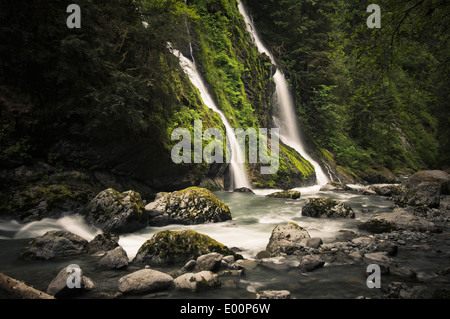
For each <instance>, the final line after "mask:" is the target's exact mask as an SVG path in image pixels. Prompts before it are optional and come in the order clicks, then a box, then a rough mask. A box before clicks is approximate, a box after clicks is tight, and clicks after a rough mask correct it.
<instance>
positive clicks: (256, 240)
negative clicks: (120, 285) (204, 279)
mask: <svg viewBox="0 0 450 319" xmlns="http://www.w3.org/2000/svg"><path fill="white" fill-rule="evenodd" d="M353 186H355V185H353ZM298 190H300V191H301V192H302V196H301V198H300V199H297V200H292V199H279V198H267V197H265V195H266V194H269V193H271V192H274V190H255V195H253V194H248V193H232V192H225V191H219V192H215V194H216V196H217V197H218V198H219V199H220V200H222V201H223V202H225V203H226V204H228V205H229V207H230V210H231V213H232V217H233V219H232V220H230V221H227V222H222V223H215V224H202V225H191V226H183V225H169V226H165V227H147V228H145V229H142V230H140V231H138V232H134V233H131V234H124V235H121V236H120V241H119V244H120V245H121V246H122V247H123V248H124V249H125V251H126V252H127V254H128V257H129V258H130V260H132V259H133V258H134V256H135V255H136V252H137V250H138V249H139V247H140V246H141V245H142V244H143V243H144V242H145V241H146V240H148V239H150V238H151V237H152V236H153V234H155V233H156V232H158V231H161V230H186V229H193V230H195V231H197V232H200V233H203V234H206V235H209V236H210V237H212V238H214V239H216V240H217V241H219V242H221V243H223V244H225V245H227V246H228V247H230V248H233V249H235V250H236V251H238V252H239V253H240V254H242V255H243V256H244V258H246V259H248V261H247V262H246V264H245V267H246V271H245V276H241V277H235V276H231V277H223V278H222V279H221V280H222V287H221V288H220V289H217V290H214V291H212V292H210V291H209V292H208V291H207V292H199V293H188V292H179V291H173V290H169V291H166V292H163V293H158V294H147V295H140V296H132V298H254V297H255V293H256V292H257V291H259V290H265V289H276V290H282V289H286V290H289V291H290V292H291V296H292V298H356V297H357V296H360V295H363V296H366V297H379V296H380V289H369V288H368V287H367V285H366V282H365V280H366V278H365V276H364V272H365V268H364V267H363V266H362V265H361V264H360V263H345V264H339V263H332V264H325V266H324V267H323V268H321V269H319V270H316V271H314V272H311V273H306V274H305V273H301V272H300V271H298V269H297V268H296V266H297V265H298V263H299V260H298V257H296V256H285V257H278V258H269V259H264V260H263V261H260V260H256V259H255V258H254V257H255V255H256V254H257V253H258V252H259V251H262V250H264V249H265V247H266V245H267V243H268V242H269V238H270V236H271V232H272V230H273V228H274V227H275V226H277V225H285V224H287V223H288V222H291V221H292V222H295V223H297V224H298V225H300V226H301V227H303V228H305V229H306V230H307V231H308V232H309V234H310V235H311V237H320V238H322V240H323V242H324V243H329V242H333V241H336V240H337V239H338V238H339V236H341V235H342V234H343V232H342V231H343V230H344V231H345V230H349V231H355V232H358V230H357V226H358V225H359V224H360V223H361V222H364V221H366V220H367V219H368V218H370V216H371V215H372V214H375V213H380V212H390V211H392V208H391V206H392V204H393V203H392V202H391V201H389V200H388V199H386V198H384V197H380V196H366V195H360V194H356V193H354V192H320V191H319V187H318V186H313V187H307V188H301V189H298ZM318 196H320V197H328V198H333V199H336V200H339V201H342V202H345V203H346V204H348V205H350V206H351V207H352V208H353V210H354V211H355V214H356V218H355V219H317V218H311V217H305V216H302V214H301V210H302V207H303V205H304V203H305V201H306V199H307V198H309V197H318ZM49 230H67V231H71V232H73V233H75V234H77V235H80V236H81V237H83V238H85V239H87V240H92V239H93V238H94V237H95V235H97V234H99V233H101V231H100V230H98V229H95V228H93V227H90V226H88V225H87V224H86V223H85V221H84V219H83V218H82V217H81V216H65V217H62V218H60V219H43V220H41V221H37V222H32V223H29V224H26V225H22V224H20V223H18V222H15V221H0V236H1V237H0V272H3V273H5V274H7V275H9V276H11V277H14V278H16V279H19V280H23V281H25V282H26V283H27V284H29V285H32V286H34V287H35V288H37V289H40V290H43V291H45V290H46V288H47V286H48V284H49V283H50V282H51V281H52V279H53V278H54V277H55V276H56V274H57V273H58V272H59V271H60V270H61V269H62V268H64V267H66V266H68V265H69V264H78V265H80V267H81V268H82V269H83V272H84V274H85V275H86V276H88V277H90V278H91V279H92V280H93V281H94V283H95V284H96V287H97V288H96V290H98V291H102V292H104V293H106V294H109V295H113V294H114V293H116V292H117V280H118V279H119V278H120V277H122V276H124V275H126V274H128V273H130V272H132V271H135V270H138V269H139V268H138V267H136V266H133V265H130V266H129V267H128V269H126V270H121V271H112V270H100V269H98V268H97V266H96V265H97V262H98V260H99V257H98V256H80V257H70V258H63V259H57V260H52V261H29V260H21V259H19V258H18V256H19V254H20V252H21V251H22V250H23V248H24V247H25V246H26V245H27V243H28V242H29V241H30V238H35V237H37V236H41V235H43V234H44V233H45V232H47V231H49ZM421 253H422V254H426V252H425V251H424V252H421ZM399 256H400V258H402V259H403V260H405V261H408V260H409V259H411V258H413V257H412V255H411V254H410V252H409V251H402V253H401V254H399ZM414 258H417V255H415V257H414ZM410 262H411V263H414V264H416V265H417V264H420V263H422V264H423V266H424V272H423V274H422V277H426V276H432V273H431V270H430V271H427V268H426V263H425V260H410ZM181 266H182V265H174V266H167V267H155V269H158V270H161V271H164V272H166V273H168V272H170V271H173V270H176V269H179V268H180V267H181ZM394 279H395V277H394ZM101 296H103V295H100V297H101ZM3 297H5V296H3ZM81 297H83V296H81ZM85 297H86V298H90V297H98V296H93V295H86V296H85Z"/></svg>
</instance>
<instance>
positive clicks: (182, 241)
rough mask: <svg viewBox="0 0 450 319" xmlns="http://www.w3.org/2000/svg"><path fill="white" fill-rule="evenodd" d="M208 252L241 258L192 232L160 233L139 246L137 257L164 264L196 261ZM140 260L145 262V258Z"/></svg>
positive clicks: (213, 240)
mask: <svg viewBox="0 0 450 319" xmlns="http://www.w3.org/2000/svg"><path fill="white" fill-rule="evenodd" d="M210 252H217V253H220V254H223V255H233V256H235V257H237V258H242V256H240V255H237V254H236V253H234V252H233V251H232V250H231V249H229V248H228V247H227V246H225V245H223V244H221V243H219V242H218V241H216V240H215V239H213V238H211V237H209V236H207V235H204V234H201V233H198V232H196V231H193V230H184V231H171V230H165V231H160V232H158V233H156V234H155V235H153V237H152V238H151V239H150V240H148V241H146V242H145V243H144V244H143V245H142V246H141V248H140V249H139V251H138V253H137V255H144V256H148V257H155V256H156V257H159V258H160V259H161V260H162V261H163V262H165V263H175V262H185V261H187V260H189V259H196V258H197V257H199V256H201V255H204V254H208V253H210ZM142 260H143V261H145V260H146V257H144V258H143V259H142Z"/></svg>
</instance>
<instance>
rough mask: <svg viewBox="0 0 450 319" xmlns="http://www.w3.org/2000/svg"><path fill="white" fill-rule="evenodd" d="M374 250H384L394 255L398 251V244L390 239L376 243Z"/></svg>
mask: <svg viewBox="0 0 450 319" xmlns="http://www.w3.org/2000/svg"><path fill="white" fill-rule="evenodd" d="M375 251H381V252H386V253H387V254H388V255H389V256H395V255H397V252H398V245H396V244H394V243H393V242H391V241H383V242H380V243H378V245H377V246H376V248H375Z"/></svg>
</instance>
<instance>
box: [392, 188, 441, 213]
mask: <svg viewBox="0 0 450 319" xmlns="http://www.w3.org/2000/svg"><path fill="white" fill-rule="evenodd" d="M440 197H441V185H440V184H439V183H437V182H421V183H418V184H412V185H410V186H409V187H406V190H405V192H404V193H403V194H402V195H400V196H398V197H396V203H397V204H398V205H400V206H407V205H410V206H427V207H429V208H435V207H439V203H440Z"/></svg>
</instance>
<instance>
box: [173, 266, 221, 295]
mask: <svg viewBox="0 0 450 319" xmlns="http://www.w3.org/2000/svg"><path fill="white" fill-rule="evenodd" d="M220 285H221V282H220V278H219V276H218V275H216V274H214V273H213V272H211V271H206V270H205V271H201V272H198V273H195V274H194V273H187V274H184V275H181V276H179V277H177V278H176V279H175V280H174V286H175V289H178V290H189V291H200V290H208V289H214V288H218V287H220Z"/></svg>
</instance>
